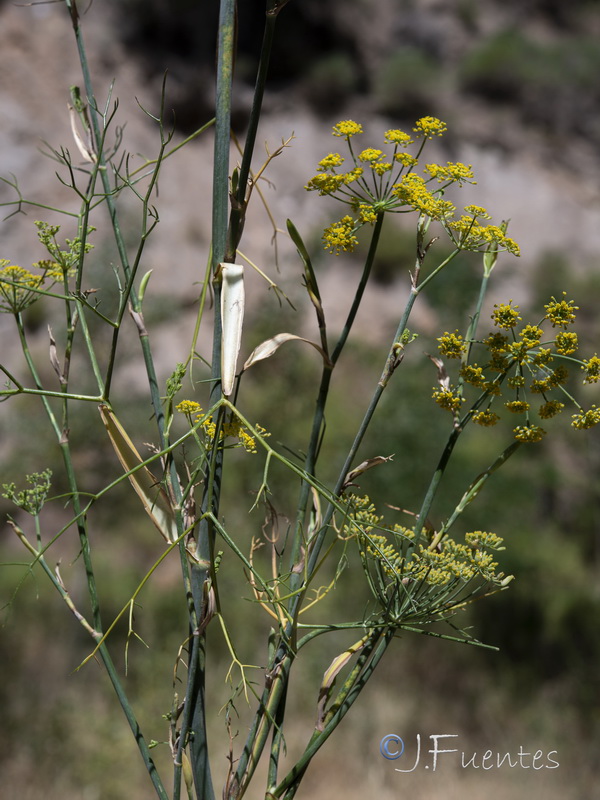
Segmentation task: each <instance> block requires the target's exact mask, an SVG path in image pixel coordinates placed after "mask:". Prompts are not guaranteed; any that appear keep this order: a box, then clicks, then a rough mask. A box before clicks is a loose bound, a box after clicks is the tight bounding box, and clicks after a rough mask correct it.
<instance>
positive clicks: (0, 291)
mask: <svg viewBox="0 0 600 800" xmlns="http://www.w3.org/2000/svg"><path fill="white" fill-rule="evenodd" d="M9 265H10V266H9ZM42 282H43V277H42V276H41V275H34V274H33V273H31V272H30V271H29V270H28V269H24V268H23V267H19V266H17V265H16V264H10V261H9V260H8V259H5V258H2V259H0V311H4V312H9V313H12V314H19V313H20V312H21V311H24V310H25V309H26V308H28V307H29V306H30V305H32V303H35V301H36V300H37V299H38V298H39V294H37V292H35V291H32V289H38V288H39V287H40V286H41V284H42Z"/></svg>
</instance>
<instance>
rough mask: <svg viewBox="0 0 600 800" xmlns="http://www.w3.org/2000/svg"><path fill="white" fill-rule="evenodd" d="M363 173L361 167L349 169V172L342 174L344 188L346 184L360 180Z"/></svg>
mask: <svg viewBox="0 0 600 800" xmlns="http://www.w3.org/2000/svg"><path fill="white" fill-rule="evenodd" d="M363 172H364V170H363V168H362V167H355V168H354V169H351V170H350V171H349V172H346V173H344V175H343V176H342V177H343V178H344V183H345V184H346V186H348V184H350V183H353V182H354V181H355V180H358V178H360V176H361V175H362V174H363Z"/></svg>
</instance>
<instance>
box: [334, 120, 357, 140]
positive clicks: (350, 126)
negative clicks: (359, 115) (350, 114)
mask: <svg viewBox="0 0 600 800" xmlns="http://www.w3.org/2000/svg"><path fill="white" fill-rule="evenodd" d="M362 132H363V129H362V125H359V123H358V122H354V120H351V119H346V120H342V121H341V122H338V124H337V125H334V126H333V135H334V136H341V137H343V138H347V139H349V138H350V137H351V136H356V134H357V133H362Z"/></svg>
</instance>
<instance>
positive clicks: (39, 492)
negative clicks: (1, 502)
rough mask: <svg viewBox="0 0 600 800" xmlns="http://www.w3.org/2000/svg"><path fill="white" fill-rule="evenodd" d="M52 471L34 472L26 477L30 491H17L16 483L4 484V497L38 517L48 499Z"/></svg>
mask: <svg viewBox="0 0 600 800" xmlns="http://www.w3.org/2000/svg"><path fill="white" fill-rule="evenodd" d="M51 478H52V470H51V469H45V470H44V471H43V472H33V473H32V474H31V475H27V476H26V481H27V483H29V484H30V485H31V488H30V489H22V490H21V491H19V492H18V491H17V490H16V487H15V484H14V483H3V484H2V497H5V498H6V499H7V500H10V501H11V502H12V503H14V504H15V505H16V506H18V507H19V508H22V509H23V511H26V512H27V513H28V514H32V515H33V516H37V515H38V514H39V513H40V511H41V510H42V506H43V505H44V503H45V502H46V497H47V496H48V492H49V491H50V480H51Z"/></svg>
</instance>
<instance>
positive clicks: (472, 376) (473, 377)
mask: <svg viewBox="0 0 600 800" xmlns="http://www.w3.org/2000/svg"><path fill="white" fill-rule="evenodd" d="M459 374H460V377H461V378H462V379H463V381H464V382H465V383H469V384H471V386H476V387H478V388H480V387H483V386H485V375H484V374H483V367H478V366H477V364H466V365H465V366H464V367H462V368H461V370H460V373H459Z"/></svg>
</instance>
